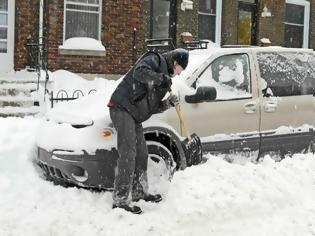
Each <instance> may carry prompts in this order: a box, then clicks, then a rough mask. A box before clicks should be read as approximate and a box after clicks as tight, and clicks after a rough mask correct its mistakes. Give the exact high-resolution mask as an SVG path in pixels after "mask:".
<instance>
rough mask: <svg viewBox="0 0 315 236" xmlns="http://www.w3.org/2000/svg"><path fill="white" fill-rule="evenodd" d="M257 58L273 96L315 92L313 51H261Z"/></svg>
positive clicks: (261, 72)
mask: <svg viewBox="0 0 315 236" xmlns="http://www.w3.org/2000/svg"><path fill="white" fill-rule="evenodd" d="M257 59H258V64H259V70H260V75H261V79H262V80H264V81H266V83H267V88H268V89H270V90H271V91H272V94H273V96H279V97H283V96H296V95H306V94H313V93H314V88H315V71H314V69H315V60H314V56H313V55H312V53H309V54H307V53H300V52H261V53H258V54H257ZM263 91H264V90H263Z"/></svg>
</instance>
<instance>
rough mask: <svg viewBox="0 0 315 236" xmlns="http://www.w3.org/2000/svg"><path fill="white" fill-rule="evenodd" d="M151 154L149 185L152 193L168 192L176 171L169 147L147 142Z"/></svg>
mask: <svg viewBox="0 0 315 236" xmlns="http://www.w3.org/2000/svg"><path fill="white" fill-rule="evenodd" d="M147 147H148V152H149V160H148V183H149V188H150V192H153V193H154V192H158V193H161V192H166V191H167V188H168V185H169V183H170V180H171V179H172V177H173V174H174V172H175V170H176V163H175V161H174V159H173V155H172V153H171V152H170V151H169V150H168V149H167V147H166V146H165V145H163V144H161V143H159V142H156V141H147Z"/></svg>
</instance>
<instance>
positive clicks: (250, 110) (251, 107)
mask: <svg viewBox="0 0 315 236" xmlns="http://www.w3.org/2000/svg"><path fill="white" fill-rule="evenodd" d="M244 110H245V113H246V114H254V113H256V111H257V103H256V102H248V103H246V104H245V105H244Z"/></svg>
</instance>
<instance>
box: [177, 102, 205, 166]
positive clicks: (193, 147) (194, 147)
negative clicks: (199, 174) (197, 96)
mask: <svg viewBox="0 0 315 236" xmlns="http://www.w3.org/2000/svg"><path fill="white" fill-rule="evenodd" d="M175 109H176V113H177V115H178V118H179V121H180V124H181V128H183V130H184V133H185V135H186V136H187V138H186V139H185V140H184V141H183V142H182V146H183V149H184V152H185V156H186V159H187V166H191V165H197V164H199V163H201V161H202V146H201V141H200V138H199V137H198V136H197V135H196V134H195V133H193V134H191V133H190V132H189V130H188V128H187V125H186V123H185V121H184V120H183V117H182V114H181V112H180V107H179V105H176V106H175Z"/></svg>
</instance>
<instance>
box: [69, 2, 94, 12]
mask: <svg viewBox="0 0 315 236" xmlns="http://www.w3.org/2000/svg"><path fill="white" fill-rule="evenodd" d="M67 10H80V11H93V12H96V13H98V11H99V7H91V6H85V5H73V4H67Z"/></svg>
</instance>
